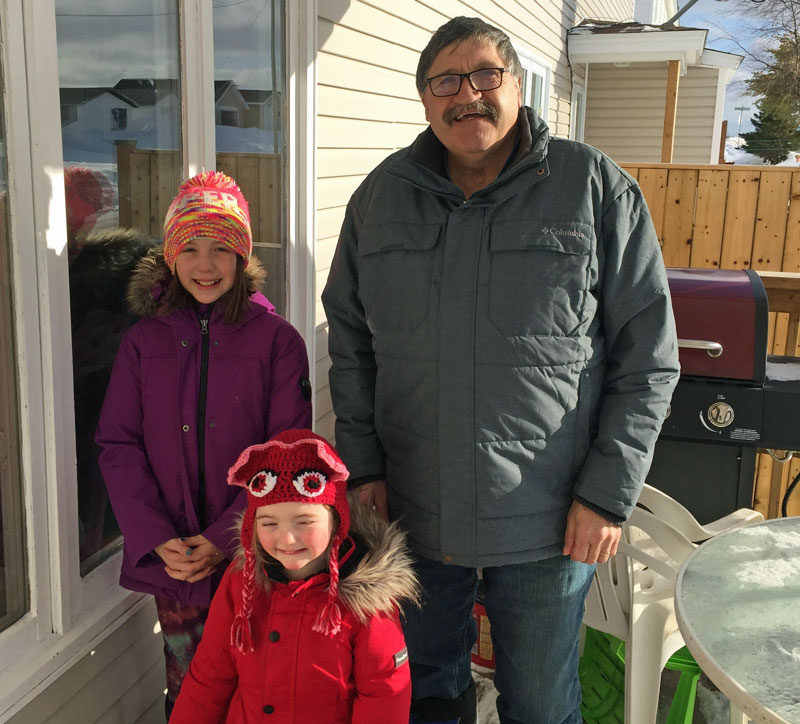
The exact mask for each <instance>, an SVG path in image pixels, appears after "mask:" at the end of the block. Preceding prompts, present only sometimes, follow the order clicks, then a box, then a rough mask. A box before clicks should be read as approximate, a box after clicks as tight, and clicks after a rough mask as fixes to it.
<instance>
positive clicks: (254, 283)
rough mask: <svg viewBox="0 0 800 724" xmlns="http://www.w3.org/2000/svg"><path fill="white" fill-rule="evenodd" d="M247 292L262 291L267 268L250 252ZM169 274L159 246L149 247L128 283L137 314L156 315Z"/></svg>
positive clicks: (133, 309)
mask: <svg viewBox="0 0 800 724" xmlns="http://www.w3.org/2000/svg"><path fill="white" fill-rule="evenodd" d="M244 272H245V275H246V276H247V290H248V293H250V294H253V293H255V292H259V291H261V286H262V284H263V282H264V277H265V276H266V272H265V271H264V267H262V266H261V262H260V261H259V260H258V259H257V258H256V257H255V256H251V257H250V261H249V262H248V263H247V266H246V267H245V270H244ZM171 278H172V272H171V271H170V270H169V267H168V266H167V263H166V261H164V253H163V251H162V249H161V247H158V248H156V249H151V250H150V252H149V253H148V254H147V255H146V256H144V257H142V258H141V259H140V260H139V263H138V264H137V265H136V268H135V269H134V270H133V274H132V275H131V281H130V284H129V285H128V307H129V308H130V310H131V311H132V312H133V313H134V314H135V315H137V316H138V317H155V316H156V313H157V312H158V302H159V299H160V298H161V295H162V294H163V293H164V292H165V291H166V288H167V285H168V284H169V282H170V280H171Z"/></svg>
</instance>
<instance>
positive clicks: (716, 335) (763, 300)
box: [667, 268, 769, 384]
mask: <svg viewBox="0 0 800 724" xmlns="http://www.w3.org/2000/svg"><path fill="white" fill-rule="evenodd" d="M667 279H668V281H669V288H670V294H671V296H672V307H673V310H674V313H675V325H676V327H677V330H678V346H679V352H680V362H681V374H682V375H697V376H702V377H713V378H719V379H732V380H743V381H749V382H755V383H757V384H763V382H764V376H765V370H766V360H767V320H768V311H769V310H768V306H767V293H766V291H765V290H764V284H763V283H762V281H761V279H760V278H759V276H758V274H756V272H754V271H752V270H751V269H747V270H741V271H734V270H726V269H677V268H668V269H667Z"/></svg>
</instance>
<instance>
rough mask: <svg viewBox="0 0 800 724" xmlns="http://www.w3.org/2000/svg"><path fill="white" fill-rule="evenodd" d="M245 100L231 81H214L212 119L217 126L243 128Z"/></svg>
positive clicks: (245, 108)
mask: <svg viewBox="0 0 800 724" xmlns="http://www.w3.org/2000/svg"><path fill="white" fill-rule="evenodd" d="M247 108H248V105H247V101H246V100H245V99H244V98H243V97H242V93H241V92H240V91H239V88H238V87H237V86H236V84H235V83H234V82H233V81H230V80H218V81H215V82H214V116H215V118H214V120H215V122H216V125H218V126H233V127H234V128H243V127H244V126H245V123H244V117H245V114H246V112H247Z"/></svg>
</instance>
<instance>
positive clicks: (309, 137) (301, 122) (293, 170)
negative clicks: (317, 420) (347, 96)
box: [284, 0, 317, 406]
mask: <svg viewBox="0 0 800 724" xmlns="http://www.w3.org/2000/svg"><path fill="white" fill-rule="evenodd" d="M284 40H285V43H286V78H287V83H286V96H287V98H286V106H285V109H286V114H285V119H286V124H285V131H284V133H285V136H286V140H287V143H286V163H287V166H286V167H287V171H288V174H287V176H288V180H287V192H288V193H287V194H286V197H287V198H286V204H287V208H286V222H287V223H286V231H287V249H286V264H287V270H286V279H287V284H288V286H289V288H288V293H287V319H288V320H289V321H290V322H291V323H292V324H293V325H294V327H295V328H296V329H297V330H298V331H299V332H300V334H301V336H302V337H303V339H304V340H305V343H306V349H307V351H308V358H309V375H310V378H311V390H312V400H311V402H312V406H313V404H314V399H313V396H314V391H315V390H316V388H317V385H316V379H315V366H316V365H315V361H316V334H315V328H314V310H315V306H316V300H317V290H316V285H315V275H314V253H315V245H316V238H317V233H316V232H317V228H316V205H317V204H316V120H317V97H316V93H317V76H316V50H317V0H287V2H286V35H285V36H284Z"/></svg>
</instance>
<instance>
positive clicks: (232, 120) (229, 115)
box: [219, 110, 239, 127]
mask: <svg viewBox="0 0 800 724" xmlns="http://www.w3.org/2000/svg"><path fill="white" fill-rule="evenodd" d="M219 125H220V126H234V127H236V126H238V125H239V119H238V113H236V111H225V110H222V111H220V112H219Z"/></svg>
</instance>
